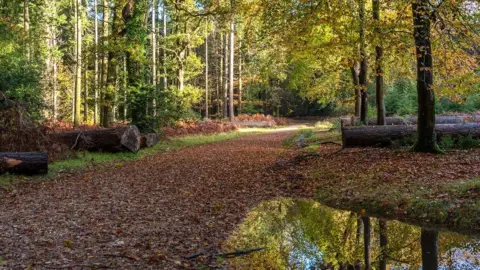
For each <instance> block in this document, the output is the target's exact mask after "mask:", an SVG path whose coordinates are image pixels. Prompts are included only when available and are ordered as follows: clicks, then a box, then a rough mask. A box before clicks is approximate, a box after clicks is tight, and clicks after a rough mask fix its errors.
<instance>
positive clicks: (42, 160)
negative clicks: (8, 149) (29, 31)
mask: <svg viewBox="0 0 480 270" xmlns="http://www.w3.org/2000/svg"><path fill="white" fill-rule="evenodd" d="M47 172H48V154H47V153H45V152H18V153H0V174H2V173H12V174H26V175H33V174H45V173H47Z"/></svg>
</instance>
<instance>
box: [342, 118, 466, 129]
mask: <svg viewBox="0 0 480 270" xmlns="http://www.w3.org/2000/svg"><path fill="white" fill-rule="evenodd" d="M417 120H418V119H417V117H416V116H408V117H405V118H402V117H385V125H387V126H404V125H416V124H417ZM352 123H353V124H352ZM435 123H436V124H465V123H466V120H465V118H464V117H463V116H450V115H446V116H437V117H436V118H435ZM341 124H342V127H348V126H359V125H361V121H360V118H358V117H357V118H355V117H352V118H342V119H341ZM368 125H369V126H375V125H377V119H376V118H370V119H368Z"/></svg>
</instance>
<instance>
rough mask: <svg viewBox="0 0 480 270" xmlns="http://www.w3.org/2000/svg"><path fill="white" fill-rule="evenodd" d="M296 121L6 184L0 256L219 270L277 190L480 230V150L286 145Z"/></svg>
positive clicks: (326, 141)
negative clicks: (236, 234) (241, 228)
mask: <svg viewBox="0 0 480 270" xmlns="http://www.w3.org/2000/svg"><path fill="white" fill-rule="evenodd" d="M298 128H299V125H296V126H292V127H287V128H285V129H283V130H278V131H276V132H270V133H265V134H260V135H252V136H243V137H238V138H234V139H231V140H225V141H221V142H215V143H211V144H204V145H199V146H198V145H197V146H192V147H187V148H180V149H176V150H173V151H170V152H164V153H158V154H156V155H152V156H146V157H143V158H141V159H138V160H130V161H128V162H121V163H114V164H110V165H108V166H98V167H95V166H93V167H92V166H91V167H89V169H88V170H86V171H81V172H77V173H72V174H59V175H57V176H56V177H54V178H53V179H51V180H49V181H41V182H35V183H25V184H21V185H16V186H15V188H13V189H9V190H4V191H2V192H0V261H1V260H3V267H5V268H6V269H25V268H34V269H64V268H66V269H90V268H122V269H182V268H183V269H191V268H196V269H198V268H202V267H211V268H217V267H222V266H224V262H221V260H217V257H218V256H216V255H218V254H219V253H222V252H228V251H229V250H225V247H222V244H223V242H224V241H225V240H226V239H227V238H228V236H229V235H230V234H231V233H232V231H233V230H235V229H236V227H237V225H238V224H239V223H240V222H241V221H242V219H243V218H244V217H245V216H246V215H247V213H248V211H249V209H251V208H253V207H255V206H256V205H258V204H259V203H260V202H262V201H266V200H271V199H274V198H278V197H295V198H315V197H316V198H318V199H319V200H320V201H321V202H324V203H326V204H327V205H330V206H334V207H339V208H344V209H352V210H356V211H360V212H366V213H367V214H374V215H378V214H381V215H382V216H388V217H392V218H397V219H401V220H406V221H412V222H414V223H419V222H422V223H429V224H434V223H438V224H446V226H449V227H452V226H457V227H458V228H463V229H470V230H475V229H476V230H478V228H479V227H480V226H479V224H480V223H479V220H478V219H479V217H480V215H479V214H480V213H479V211H480V210H479V209H480V207H479V205H480V202H479V201H478V197H479V190H480V188H479V186H480V181H479V180H470V179H475V177H478V174H479V173H480V151H479V150H472V151H451V152H447V153H446V154H444V155H437V156H434V155H428V154H414V153H410V152H407V151H405V150H392V149H374V148H367V149H345V150H342V149H341V147H340V146H338V145H336V144H335V136H337V135H338V134H336V133H331V132H326V131H321V132H317V133H316V135H315V137H314V139H313V140H312V139H308V143H309V145H308V146H307V147H304V148H301V149H295V147H287V146H289V145H291V144H292V141H293V140H294V139H295V138H296V136H298V133H297V132H298ZM332 138H333V139H332ZM332 140H333V142H331V141H332ZM459 179H464V180H459ZM191 255H202V256H191ZM188 256H191V257H195V258H193V259H187V258H186V257H188ZM1 268H2V266H1V264H0V269H1Z"/></svg>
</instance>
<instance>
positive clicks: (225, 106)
mask: <svg viewBox="0 0 480 270" xmlns="http://www.w3.org/2000/svg"><path fill="white" fill-rule="evenodd" d="M223 64H224V71H223V75H224V79H223V116H224V117H228V67H229V65H228V35H227V34H226V35H225V44H224V49H223Z"/></svg>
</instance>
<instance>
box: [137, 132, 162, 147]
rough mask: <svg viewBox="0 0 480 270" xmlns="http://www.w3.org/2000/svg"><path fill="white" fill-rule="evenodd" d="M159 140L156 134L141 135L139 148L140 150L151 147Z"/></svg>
mask: <svg viewBox="0 0 480 270" xmlns="http://www.w3.org/2000/svg"><path fill="white" fill-rule="evenodd" d="M159 140H160V136H158V134H157V133H147V134H142V138H141V142H140V147H141V148H145V147H153V146H155V145H156V144H157V143H158V141H159Z"/></svg>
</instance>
